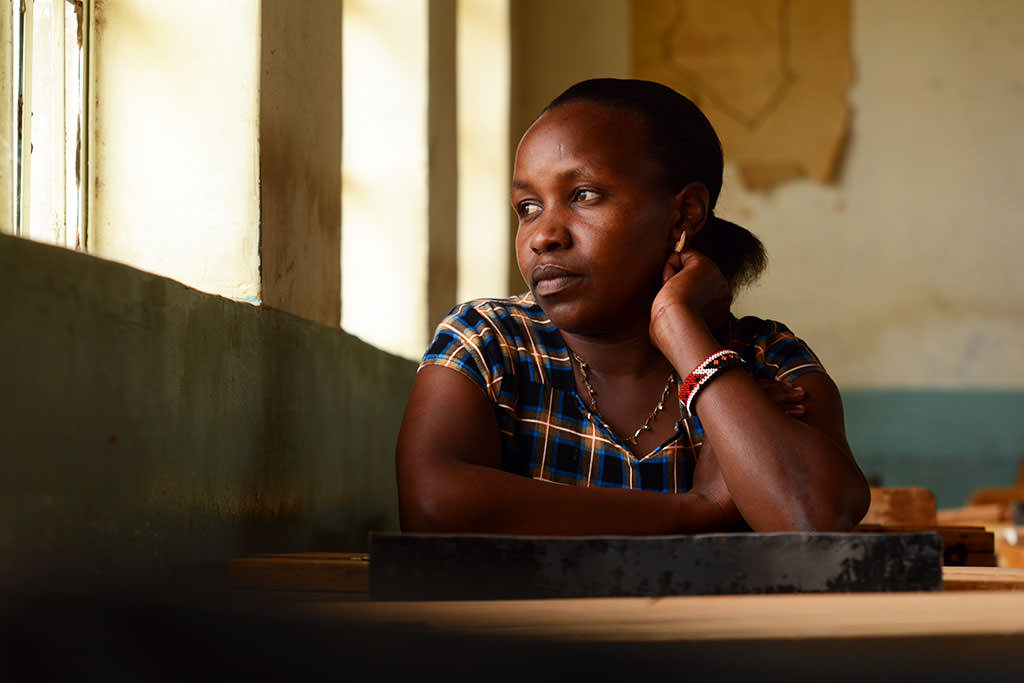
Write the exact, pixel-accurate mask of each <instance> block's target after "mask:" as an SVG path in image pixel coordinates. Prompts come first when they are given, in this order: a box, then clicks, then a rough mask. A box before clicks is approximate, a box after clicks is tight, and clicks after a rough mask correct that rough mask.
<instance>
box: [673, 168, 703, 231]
mask: <svg viewBox="0 0 1024 683" xmlns="http://www.w3.org/2000/svg"><path fill="white" fill-rule="evenodd" d="M672 200H673V203H674V205H675V214H676V225H675V227H674V228H673V231H672V232H673V235H674V237H675V239H676V240H678V239H680V235H681V234H682V233H683V232H686V233H688V234H689V237H695V236H696V235H697V233H698V232H700V231H701V229H702V228H703V227H704V224H705V223H707V220H708V213H709V211H708V203H709V202H710V194H709V193H708V188H707V186H706V185H705V184H704V183H698V182H693V183H690V184H688V185H687V186H686V187H684V188H683V189H681V190H679V192H677V193H676V194H675V196H674V197H673V198H672Z"/></svg>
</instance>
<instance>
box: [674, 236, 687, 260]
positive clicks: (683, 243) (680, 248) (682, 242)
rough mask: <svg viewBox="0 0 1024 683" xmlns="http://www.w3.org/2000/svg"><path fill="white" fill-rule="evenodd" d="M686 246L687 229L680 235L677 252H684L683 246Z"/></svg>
mask: <svg viewBox="0 0 1024 683" xmlns="http://www.w3.org/2000/svg"><path fill="white" fill-rule="evenodd" d="M685 246H686V230H683V234H682V235H680V236H679V241H678V242H676V248H675V252H676V253H677V254H679V253H682V251H683V247H685Z"/></svg>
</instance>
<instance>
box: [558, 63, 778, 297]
mask: <svg viewBox="0 0 1024 683" xmlns="http://www.w3.org/2000/svg"><path fill="white" fill-rule="evenodd" d="M581 101H582V102H591V103H593V104H599V105H603V106H608V107H619V108H622V109H627V110H629V111H632V112H634V113H636V114H637V115H639V116H640V118H641V119H642V120H643V122H644V126H645V127H646V129H647V136H646V137H647V139H646V140H644V141H643V146H644V151H646V152H647V153H648V154H650V155H651V156H652V157H653V158H654V159H656V160H657V161H658V163H659V165H660V166H661V167H662V178H663V181H664V184H665V187H666V189H668V190H669V191H671V192H678V191H679V190H681V189H682V188H684V187H685V186H686V185H687V184H689V183H692V182H700V183H703V184H704V185H705V186H706V187H707V188H708V195H709V203H708V212H709V215H708V220H707V222H706V223H705V225H704V228H703V229H702V230H701V231H700V232H698V233H697V235H696V236H695V238H694V239H693V241H692V242H687V244H688V245H690V246H692V248H694V249H697V250H698V251H701V252H703V253H704V254H706V255H707V256H708V257H709V258H711V260H713V261H714V262H715V263H716V264H718V267H719V268H720V269H721V271H722V273H724V274H725V275H726V276H727V277H729V278H730V279H731V280H732V281H733V284H734V286H736V287H739V286H741V285H745V284H749V283H751V282H753V281H754V280H756V279H757V277H758V276H759V275H760V274H761V272H762V271H763V270H764V269H765V266H766V265H767V263H768V256H767V254H766V253H765V250H764V245H763V244H761V240H759V239H757V237H755V236H754V235H753V233H751V232H750V231H749V230H747V229H746V228H743V227H740V226H739V225H736V224H735V223H730V222H729V221H726V220H722V219H721V218H718V217H717V216H715V213H714V209H715V204H716V203H717V202H718V195H719V193H720V192H721V190H722V144H721V143H720V142H719V140H718V135H717V134H716V133H715V129H714V128H713V127H712V126H711V122H710V121H708V119H707V117H706V116H704V113H703V112H702V111H701V110H700V109H698V108H697V105H695V104H694V103H693V102H691V101H690V100H689V99H687V98H686V97H684V96H683V95H680V94H679V93H677V92H676V91H675V90H673V89H672V88H669V87H667V86H664V85H661V84H660V83H654V82H652V81H641V80H625V79H618V78H594V79H591V80H588V81H581V82H580V83H577V84H576V85H573V86H570V87H569V89H568V90H566V91H565V92H563V93H562V94H561V95H559V96H558V97H556V98H555V99H554V100H552V101H551V104H549V105H548V106H547V107H545V109H544V111H550V110H552V109H555V108H557V107H559V106H561V105H563V104H566V103H567V102H581Z"/></svg>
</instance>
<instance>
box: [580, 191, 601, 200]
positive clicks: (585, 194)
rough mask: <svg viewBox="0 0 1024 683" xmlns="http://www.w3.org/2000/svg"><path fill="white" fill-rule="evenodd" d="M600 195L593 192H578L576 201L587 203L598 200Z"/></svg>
mask: <svg viewBox="0 0 1024 683" xmlns="http://www.w3.org/2000/svg"><path fill="white" fill-rule="evenodd" d="M597 197H598V194H597V193H596V192H594V191H593V190H576V201H579V202H585V201H588V200H590V199H597Z"/></svg>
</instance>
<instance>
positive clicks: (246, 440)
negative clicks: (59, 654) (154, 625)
mask: <svg viewBox="0 0 1024 683" xmlns="http://www.w3.org/2000/svg"><path fill="white" fill-rule="evenodd" d="M414 371H415V365H414V364H413V363H410V362H408V361H405V360H402V359H399V358H396V357H394V356H390V355H388V354H385V353H383V352H381V351H378V350H376V349H374V348H372V347H370V346H368V345H366V344H364V343H362V342H360V341H359V340H357V339H355V338H353V337H351V336H349V335H347V334H345V333H344V332H341V331H340V330H337V329H331V328H328V327H323V326H321V325H318V324H316V323H313V322H310V321H307V320H303V319H301V318H297V317H295V316H292V315H289V314H287V313H283V312H281V311H277V310H273V309H269V308H255V307H252V306H250V305H248V304H244V303H236V302H233V301H229V300H227V299H223V298H220V297H218V296H212V295H207V294H202V293H199V292H197V291H195V290H193V289H190V288H188V287H185V286H183V285H180V284H178V283H176V282H173V281H170V280H167V279H164V278H161V277H158V276H155V275H151V274H148V273H143V272H140V271H138V270H134V269H132V268H129V267H126V266H122V265H119V264H115V263H111V262H107V261H104V260H101V259H98V258H95V257H91V256H86V255H83V254H77V253H74V252H71V251H67V250H64V249H59V248H55V247H49V246H44V245H40V244H36V243H32V242H28V241H25V240H20V239H17V238H13V237H6V236H0V377H2V378H3V381H2V382H0V424H2V429H0V432H2V433H3V441H2V444H0V449H2V452H3V463H4V472H3V476H2V477H0V587H2V586H3V585H4V584H5V583H7V582H12V581H14V582H25V581H28V580H30V579H41V578H47V577H51V576H54V575H57V576H61V577H82V576H86V577H88V576H94V577H111V578H123V577H133V576H139V575H146V576H151V577H152V576H161V575H168V574H171V573H173V572H175V571H178V570H181V569H182V568H183V567H187V566H190V565H204V564H209V565H214V566H221V567H222V566H223V562H224V560H225V559H226V558H228V557H233V556H240V555H245V554H249V553H254V552H266V551H272V552H285V551H299V550H311V549H331V550H345V549H360V548H363V547H364V544H365V534H366V531H367V530H368V529H395V528H397V509H396V494H395V483H394V465H393V449H394V443H395V439H396V436H397V431H398V423H399V420H400V418H401V413H402V407H403V406H404V403H405V399H406V396H407V394H408V390H409V387H410V385H411V382H412V377H413V374H414Z"/></svg>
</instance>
